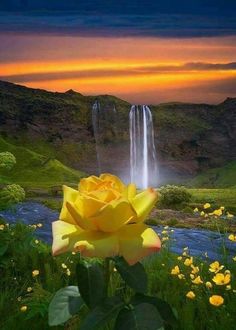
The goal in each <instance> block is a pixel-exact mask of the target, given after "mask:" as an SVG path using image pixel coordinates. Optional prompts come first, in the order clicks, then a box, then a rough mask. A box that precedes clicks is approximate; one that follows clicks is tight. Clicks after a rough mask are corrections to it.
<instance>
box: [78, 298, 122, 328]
mask: <svg viewBox="0 0 236 330" xmlns="http://www.w3.org/2000/svg"><path fill="white" fill-rule="evenodd" d="M123 307H124V302H123V301H122V300H121V299H120V298H119V297H111V298H107V299H106V300H104V301H103V303H102V304H101V305H99V306H97V307H95V308H94V309H93V310H91V311H90V313H89V314H88V315H87V317H86V318H85V320H84V321H83V323H82V324H81V326H80V330H93V329H97V328H100V327H102V326H104V325H105V324H106V323H107V322H108V321H110V320H112V319H113V318H115V316H116V315H117V313H118V312H119V311H120V310H121V308H123ZM123 330H124V329H123Z"/></svg>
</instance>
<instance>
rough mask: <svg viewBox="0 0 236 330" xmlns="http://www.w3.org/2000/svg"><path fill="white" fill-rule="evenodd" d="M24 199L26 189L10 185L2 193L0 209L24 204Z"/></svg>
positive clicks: (0, 194)
mask: <svg viewBox="0 0 236 330" xmlns="http://www.w3.org/2000/svg"><path fill="white" fill-rule="evenodd" d="M24 199H25V191H24V189H23V188H22V187H21V186H19V185H18V184H9V185H7V186H6V187H4V188H3V189H2V190H1V191H0V208H3V207H4V208H5V207H9V206H10V205H12V204H15V203H19V202H22V201H23V200H24Z"/></svg>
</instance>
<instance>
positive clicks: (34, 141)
mask: <svg viewBox="0 0 236 330" xmlns="http://www.w3.org/2000/svg"><path fill="white" fill-rule="evenodd" d="M96 99H98V100H99V101H100V102H101V104H102V106H103V107H105V105H106V107H107V108H109V105H110V107H112V106H113V105H115V107H116V110H117V114H116V119H115V120H114V123H113V125H110V126H109V125H108V126H107V127H105V128H104V132H103V144H102V145H100V152H101V154H102V160H101V163H102V164H101V165H102V170H107V171H113V172H115V173H118V174H119V173H123V174H124V173H125V172H127V169H128V167H129V131H128V126H129V123H128V119H129V109H130V104H129V103H127V102H125V101H123V100H120V99H118V98H116V97H113V96H108V95H104V96H97V97H95V96H83V95H81V94H80V93H77V92H74V91H72V90H70V91H68V92H66V93H52V92H47V91H44V90H38V89H30V88H26V87H23V86H19V85H15V84H12V83H8V82H3V81H0V135H1V136H2V137H3V138H4V139H5V140H6V141H9V142H11V143H14V144H16V145H22V144H24V145H26V146H27V148H29V149H32V150H34V151H37V152H40V153H41V154H44V155H46V156H47V157H48V159H50V158H57V159H59V160H60V161H62V162H63V163H65V164H66V165H70V166H72V167H74V168H78V169H80V170H83V171H85V172H87V173H97V171H98V167H97V158H96V147H95V140H94V135H93V129H92V115H91V108H92V105H93V103H94V102H95V100H96ZM151 109H152V114H153V120H154V128H155V143H156V148H157V151H158V158H159V167H160V177H161V178H162V181H166V180H167V181H171V180H172V179H174V178H186V177H192V176H194V175H196V174H197V173H200V172H201V171H204V170H206V169H209V168H214V167H219V166H223V165H225V164H226V163H227V162H229V161H232V160H235V159H236V98H231V99H229V98H228V99H226V100H225V101H224V102H223V103H221V104H219V105H208V104H186V103H166V104H160V105H155V106H151ZM111 126H113V127H111Z"/></svg>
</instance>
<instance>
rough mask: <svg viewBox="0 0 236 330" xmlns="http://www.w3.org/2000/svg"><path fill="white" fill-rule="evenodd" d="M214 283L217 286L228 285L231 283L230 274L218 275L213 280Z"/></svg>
mask: <svg viewBox="0 0 236 330" xmlns="http://www.w3.org/2000/svg"><path fill="white" fill-rule="evenodd" d="M212 281H213V282H215V284H216V285H226V284H229V282H230V274H226V275H224V274H222V273H217V274H216V275H215V276H214V277H213V279H212Z"/></svg>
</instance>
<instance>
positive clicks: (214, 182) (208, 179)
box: [188, 161, 236, 188]
mask: <svg viewBox="0 0 236 330" xmlns="http://www.w3.org/2000/svg"><path fill="white" fill-rule="evenodd" d="M188 185H189V186H191V187H196V188H198V187H199V188H201V187H208V188H209V187H211V188H227V187H235V188H236V161H232V162H230V163H228V164H227V165H225V166H223V167H218V168H214V169H210V170H207V171H205V172H203V173H202V174H199V175H198V176H196V177H195V178H194V179H192V180H190V181H189V182H188Z"/></svg>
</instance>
